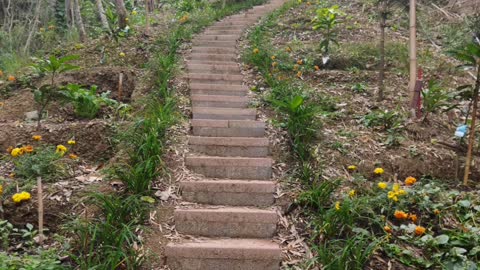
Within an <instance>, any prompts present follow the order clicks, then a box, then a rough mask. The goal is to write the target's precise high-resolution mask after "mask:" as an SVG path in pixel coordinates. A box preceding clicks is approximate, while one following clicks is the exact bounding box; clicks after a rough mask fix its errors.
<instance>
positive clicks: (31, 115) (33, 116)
mask: <svg viewBox="0 0 480 270" xmlns="http://www.w3.org/2000/svg"><path fill="white" fill-rule="evenodd" d="M25 120H26V121H36V120H38V111H31V112H26V113H25Z"/></svg>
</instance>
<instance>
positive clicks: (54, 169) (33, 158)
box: [14, 146, 67, 181]
mask: <svg viewBox="0 0 480 270" xmlns="http://www.w3.org/2000/svg"><path fill="white" fill-rule="evenodd" d="M61 158H62V156H61V155H60V154H59V153H57V152H56V150H55V148H54V147H52V146H48V147H38V148H36V149H35V151H34V152H33V153H30V154H25V155H21V156H19V157H18V158H16V159H15V160H14V164H15V173H16V175H18V176H20V177H23V178H25V179H29V180H33V179H36V178H37V177H39V176H40V177H42V179H43V180H44V181H51V180H53V179H55V178H57V177H58V176H61V175H65V174H66V173H67V170H66V164H65V163H63V162H61Z"/></svg>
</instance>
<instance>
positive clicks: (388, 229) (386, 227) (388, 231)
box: [383, 226, 392, 233]
mask: <svg viewBox="0 0 480 270" xmlns="http://www.w3.org/2000/svg"><path fill="white" fill-rule="evenodd" d="M383 230H385V232H387V233H392V228H390V226H385V227H383Z"/></svg>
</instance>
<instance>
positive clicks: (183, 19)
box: [178, 15, 188, 24]
mask: <svg viewBox="0 0 480 270" xmlns="http://www.w3.org/2000/svg"><path fill="white" fill-rule="evenodd" d="M178 21H179V22H180V23H181V24H184V23H186V22H187V21H188V15H183V17H181V18H180V20H178Z"/></svg>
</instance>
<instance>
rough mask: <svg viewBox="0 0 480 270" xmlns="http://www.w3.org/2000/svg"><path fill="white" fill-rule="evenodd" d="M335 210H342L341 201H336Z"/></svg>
mask: <svg viewBox="0 0 480 270" xmlns="http://www.w3.org/2000/svg"><path fill="white" fill-rule="evenodd" d="M335 210H337V211H340V202H336V203H335Z"/></svg>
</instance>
